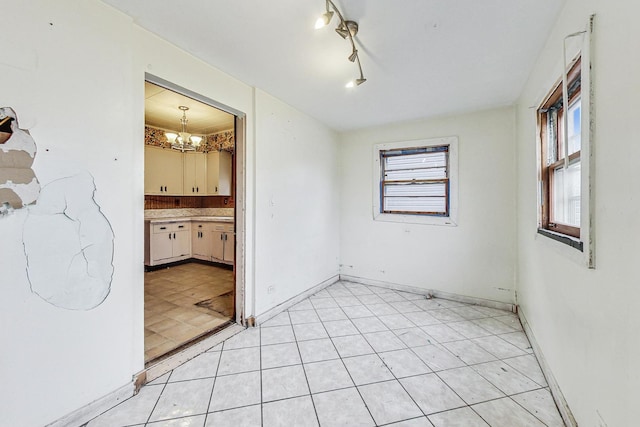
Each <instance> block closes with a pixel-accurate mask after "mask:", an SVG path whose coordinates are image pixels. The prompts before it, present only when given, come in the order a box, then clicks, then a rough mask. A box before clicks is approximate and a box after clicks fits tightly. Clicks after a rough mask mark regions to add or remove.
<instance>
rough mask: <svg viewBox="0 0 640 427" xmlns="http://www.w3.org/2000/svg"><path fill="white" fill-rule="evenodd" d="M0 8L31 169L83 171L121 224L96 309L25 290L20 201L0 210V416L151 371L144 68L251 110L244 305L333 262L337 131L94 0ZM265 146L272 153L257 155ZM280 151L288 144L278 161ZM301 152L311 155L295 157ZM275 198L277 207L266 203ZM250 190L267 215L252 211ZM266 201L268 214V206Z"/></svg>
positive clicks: (4, 89) (321, 274) (323, 274)
mask: <svg viewBox="0 0 640 427" xmlns="http://www.w3.org/2000/svg"><path fill="white" fill-rule="evenodd" d="M3 16H8V17H11V19H7V20H5V21H6V22H4V23H3V33H4V34H5V35H6V36H7V37H6V40H7V43H5V44H4V45H5V47H4V49H5V50H4V53H6V55H3V56H2V58H0V75H2V77H3V78H2V79H1V80H0V106H9V107H13V108H14V109H15V110H16V112H17V113H18V118H19V120H20V125H21V127H22V128H26V129H29V130H30V131H31V134H32V135H33V137H34V138H35V141H36V144H37V147H38V152H37V155H36V161H35V163H34V167H33V169H34V170H35V173H36V175H37V177H38V178H39V180H40V182H41V184H44V185H46V184H47V183H49V182H51V181H52V180H54V179H56V178H59V177H63V176H67V175H69V174H72V173H74V172H77V171H82V170H87V171H89V172H90V173H91V174H92V175H93V176H94V178H95V183H96V186H97V192H96V195H95V197H96V201H97V203H98V204H99V205H100V207H101V208H102V212H103V213H104V215H105V216H106V217H107V219H108V220H109V221H110V223H111V226H112V228H113V231H114V235H115V240H114V261H113V264H114V268H115V272H114V276H113V282H112V285H111V294H110V295H109V296H108V297H107V299H106V300H105V301H104V303H103V304H102V305H100V306H98V307H97V308H95V309H93V310H89V311H70V310H64V309H60V308H56V307H54V306H52V305H50V304H48V303H46V302H44V301H43V300H41V299H40V298H39V297H37V296H36V295H34V294H32V293H31V291H30V289H29V283H28V281H27V276H26V272H25V270H26V261H25V258H24V254H23V248H22V224H23V223H24V220H25V217H26V211H25V210H21V211H16V212H15V213H14V214H13V215H11V216H9V217H4V218H0V235H2V245H0V265H1V271H2V280H1V281H0V289H2V297H1V298H0V324H1V325H2V327H1V328H0V341H1V342H2V343H3V351H2V352H0V384H1V386H0V414H1V415H0V419H1V421H0V424H3V425H15V426H18V425H19V426H40V425H45V424H47V423H49V422H52V421H55V420H57V419H59V418H60V417H62V416H64V415H66V414H68V413H70V412H72V411H74V410H76V409H78V408H80V407H82V406H84V405H87V404H88V403H90V402H92V401H94V400H95V399H98V398H101V397H102V396H105V395H107V394H109V393H111V392H113V391H114V390H116V389H118V388H121V387H123V386H126V385H127V384H130V383H131V379H132V375H133V374H135V373H137V372H139V371H140V370H142V369H143V366H144V352H143V301H144V299H143V268H142V266H143V182H144V170H143V164H144V162H143V144H142V141H143V135H144V133H143V126H144V73H145V72H148V73H151V74H153V75H155V76H157V77H160V78H163V79H165V80H168V81H171V82H173V83H175V84H177V85H180V86H183V87H185V88H187V89H189V90H192V91H194V92H197V93H199V94H201V95H203V96H206V97H209V98H211V99H214V100H216V101H218V102H220V103H222V104H225V105H228V106H230V107H232V108H234V109H236V110H239V111H243V112H245V113H246V114H247V159H246V174H247V194H246V196H247V212H246V215H247V235H248V236H249V237H248V241H247V247H246V254H245V255H246V261H247V265H246V267H247V289H246V290H247V295H246V297H247V307H248V309H249V310H251V308H252V307H253V306H254V298H255V296H256V295H258V297H259V298H265V294H266V290H265V289H262V287H264V286H267V285H275V286H276V290H277V291H276V293H275V294H274V295H271V296H270V298H271V299H269V300H267V301H266V302H265V301H263V300H261V302H260V308H261V309H262V310H267V309H269V308H270V304H276V303H277V302H280V301H281V300H282V299H283V298H286V297H287V296H288V295H290V294H291V293H292V292H294V293H298V292H301V291H302V290H304V287H305V286H307V287H310V286H312V285H314V284H316V283H315V282H318V281H321V280H322V279H325V278H327V276H330V275H331V274H335V272H336V271H337V269H338V267H337V250H338V246H337V244H336V243H335V241H336V240H337V239H330V238H329V237H326V236H327V235H328V233H330V229H333V228H336V229H337V227H338V226H337V223H338V221H337V218H338V216H337V213H336V210H335V206H334V205H335V203H326V204H323V203H324V202H332V201H333V202H335V200H334V199H335V196H333V195H332V194H327V189H328V188H329V185H331V188H333V187H334V185H333V184H335V182H336V178H335V176H336V173H335V167H333V168H332V166H331V164H332V162H333V161H334V157H335V136H334V135H333V134H332V133H331V132H329V131H327V129H326V128H325V127H323V126H322V125H320V124H318V123H317V122H314V121H313V120H311V119H309V118H307V117H305V116H303V115H302V114H300V113H298V112H296V111H294V110H292V109H290V108H288V107H287V106H285V105H283V104H282V103H280V102H278V101H277V100H275V99H273V98H270V97H269V96H268V95H265V94H261V93H258V95H257V96H256V98H257V101H258V102H257V105H256V106H255V108H254V104H256V100H255V99H254V90H253V88H251V87H250V86H247V85H245V84H243V83H241V82H239V81H238V80H235V79H234V78H232V77H230V76H228V75H225V74H224V73H221V72H220V71H218V70H216V69H214V68H212V67H210V66H208V65H206V64H204V63H203V62H201V61H199V60H197V59H195V58H193V57H192V56H190V55H188V54H186V53H184V52H182V51H180V50H178V49H177V48H175V47H174V46H172V45H170V44H168V43H166V42H164V41H162V40H160V39H159V38H157V37H156V36H154V35H152V34H149V33H148V32H146V31H144V30H142V29H140V28H139V27H137V26H136V25H135V24H134V23H133V22H132V20H131V19H130V18H128V17H126V16H124V15H122V14H121V13H119V12H117V11H115V10H114V9H112V8H110V7H108V6H105V5H104V4H102V3H100V2H98V1H96V0H91V1H80V0H63V1H58V2H55V4H53V3H52V2H48V1H44V0H31V1H27V2H12V3H7V4H4V5H3ZM254 111H257V116H256V115H254ZM261 115H264V116H265V117H264V118H262V117H260V116H261ZM256 121H257V123H258V124H259V125H260V126H259V127H258V128H259V131H257V132H254V124H255V123H256ZM281 126H282V128H281ZM283 129H287V130H288V131H290V132H291V133H286V132H284V131H283ZM254 135H256V138H255V139H254ZM257 138H259V140H258V139H257ZM298 141H302V142H300V143H299V142H298ZM324 145H326V147H325V146H324ZM257 146H259V147H260V151H259V153H258V154H259V156H262V157H264V160H262V161H261V162H257V163H256V157H255V156H256V147H257ZM283 150H284V151H286V152H288V153H290V154H289V155H285V157H284V160H282V159H283V158H282V157H280V156H281V151H283ZM303 151H306V152H310V153H314V154H315V155H316V157H315V158H312V159H310V160H304V159H301V157H303V156H302V152H303ZM291 153H292V154H291ZM257 164H259V166H256V165H257ZM283 165H284V166H283ZM300 166H303V167H304V171H305V172H310V173H311V172H313V174H314V175H313V177H312V178H311V180H310V182H309V183H308V184H309V185H310V187H311V188H312V190H313V191H316V192H317V193H318V199H317V201H316V199H313V200H307V202H309V209H310V210H313V211H314V212H315V213H316V215H315V216H314V217H309V218H308V219H306V215H307V214H309V212H310V210H306V211H304V210H303V211H302V213H301V212H300V211H299V210H297V209H293V208H292V206H293V200H294V199H296V200H300V199H301V194H302V190H301V189H300V185H302V184H301V181H302V180H303V179H304V178H301V177H299V174H300V173H302V172H301V169H300ZM287 168H289V169H288V171H289V173H288V174H287V175H288V176H294V175H298V176H296V177H297V178H299V179H297V180H292V181H291V183H289V184H287V186H286V187H285V188H284V189H277V190H276V189H275V188H274V187H273V186H280V185H284V184H286V181H287V180H286V179H285V177H284V176H283V174H284V173H285V172H286V171H287ZM256 170H257V172H258V174H259V178H258V179H259V180H260V187H259V191H260V193H259V194H257V193H256V174H255V172H256ZM325 183H326V184H325ZM271 197H274V198H275V201H276V203H278V204H277V205H276V208H277V209H272V208H270V207H269V205H268V203H267V201H268V200H270V199H271ZM332 197H333V199H332ZM256 199H257V200H258V201H259V203H260V209H261V210H262V211H263V213H261V215H263V216H264V217H265V219H264V220H260V221H256V220H255V212H256V209H255V207H254V203H255V200H256ZM307 199H310V198H307ZM302 200H305V199H302ZM321 202H322V203H321ZM270 211H271V212H272V213H274V214H275V216H274V220H270V219H268V217H267V215H268V212H270ZM254 226H255V227H258V228H257V229H254ZM269 227H273V228H269ZM289 227H291V228H289ZM274 230H275V231H278V233H277V235H272V233H273V231H274ZM256 236H262V237H261V238H260V239H258V238H257V237H256ZM254 237H255V238H256V241H257V242H258V243H259V245H258V246H257V247H256V246H255V245H254ZM274 237H277V238H278V240H277V241H276V240H275V239H274ZM46 238H47V236H46V235H43V236H42V239H46ZM301 238H302V240H301ZM301 241H302V242H308V243H309V246H308V248H309V249H308V252H307V253H304V251H301V252H302V253H297V252H294V251H293V250H290V249H288V248H294V247H295V246H296V245H298V244H299V243H300V242H301ZM283 248H287V250H285V249H283ZM319 254H323V255H324V258H322V259H321V260H320V262H318V258H319ZM275 255H281V256H282V257H283V258H279V257H276V256H275ZM284 257H289V260H290V261H291V262H292V263H294V264H295V265H296V267H295V268H294V269H293V271H294V273H295V274H294V275H291V274H290V272H289V269H288V266H289V265H290V264H289V263H287V268H281V269H279V268H277V266H274V265H272V261H270V260H274V261H273V262H276V261H275V260H277V262H280V260H283V259H284ZM256 259H260V260H262V261H261V264H260V265H259V266H260V269H261V271H262V273H260V274H259V275H258V277H257V279H261V278H262V277H264V279H261V280H259V281H258V280H256V286H255V287H254V282H253V279H254V275H255V274H254V271H255V270H254V264H255V261H254V260H256ZM278 265H280V264H278ZM316 265H319V267H315V266H316ZM304 272H310V274H309V275H306V276H305V275H304V274H303V273H304ZM247 314H248V315H252V314H255V313H252V312H250V311H249V312H248V313H247Z"/></svg>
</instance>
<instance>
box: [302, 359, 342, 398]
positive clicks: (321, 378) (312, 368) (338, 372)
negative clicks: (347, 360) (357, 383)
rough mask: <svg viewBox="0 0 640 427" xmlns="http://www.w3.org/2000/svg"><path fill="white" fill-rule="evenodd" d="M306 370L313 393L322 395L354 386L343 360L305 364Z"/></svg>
mask: <svg viewBox="0 0 640 427" xmlns="http://www.w3.org/2000/svg"><path fill="white" fill-rule="evenodd" d="M304 370H305V372H306V373H307V380H308V381H309V387H310V389H311V393H321V392H324V391H331V390H337V389H340V388H347V387H353V385H354V384H353V381H352V380H351V376H350V375H349V372H348V371H347V370H346V368H345V367H344V364H343V363H342V361H341V360H327V361H324V362H315V363H305V365H304Z"/></svg>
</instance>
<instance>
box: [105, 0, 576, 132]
mask: <svg viewBox="0 0 640 427" xmlns="http://www.w3.org/2000/svg"><path fill="white" fill-rule="evenodd" d="M103 1H104V2H105V3H108V4H110V5H112V6H114V7H116V8H117V9H120V10H121V11H123V12H124V13H126V14H128V15H130V16H132V17H133V19H134V21H135V22H136V23H137V24H139V25H140V26H142V27H143V28H146V29H148V30H150V31H151V32H153V33H156V34H158V35H159V36H160V37H162V38H164V39H166V40H168V41H170V42H172V43H173V44H175V45H176V46H178V47H180V48H182V49H183V50H185V51H187V52H190V53H191V54H193V55H194V56H196V57H199V58H200V59H202V60H204V61H206V62H208V63H210V64H211V65H213V66H215V67H216V68H218V69H220V70H222V71H224V72H226V73H228V74H230V75H233V76H234V77H236V78H238V79H240V80H242V81H244V82H245V83H247V84H249V85H252V86H255V87H257V88H259V89H262V90H264V91H266V92H268V93H270V94H271V95H273V96H275V97H277V98H279V99H281V100H282V101H284V102H286V103H288V104H289V105H292V106H294V107H296V108H298V109H299V110H301V111H303V112H305V113H307V114H309V115H311V116H313V117H315V118H317V119H319V120H320V121H322V122H324V123H325V124H327V125H328V126H330V127H331V128H333V129H336V130H340V131H342V130H352V129H357V128H363V127H367V126H372V125H378V124H384V123H391V122H398V121H404V120H411V119H417V118H424V117H432V116H437V115H443V114H452V113H459V112H465V111H472V110H478V109H485V108H491V107H498V106H503V105H510V104H512V103H513V102H514V101H515V100H516V99H517V97H518V95H519V94H520V91H521V89H522V87H523V85H524V83H525V80H526V78H527V76H528V74H529V71H530V70H531V67H532V65H533V64H534V62H535V59H536V58H537V56H538V54H539V52H540V50H541V48H542V46H543V43H544V41H545V39H546V37H547V35H548V33H549V30H550V28H551V26H552V24H553V22H554V20H555V17H556V15H557V13H558V12H559V10H560V8H561V7H562V5H563V4H564V0H482V1H479V0H401V1H383V0H377V1H374V0H335V1H334V2H335V3H336V5H337V6H338V8H340V10H341V12H342V14H343V15H344V17H345V19H350V20H354V21H357V22H358V24H359V26H360V31H359V33H358V35H357V36H356V37H355V39H356V44H357V45H358V49H359V52H360V58H361V61H362V67H363V71H364V75H365V77H366V78H367V82H366V83H364V84H362V85H361V86H358V87H356V88H352V89H347V88H345V87H344V84H345V83H346V82H347V81H348V80H351V79H352V78H355V77H358V71H357V67H356V65H355V64H353V63H351V62H349V61H348V60H347V56H349V54H350V53H351V47H350V45H349V43H348V42H347V41H345V40H343V39H342V38H341V37H340V36H338V35H337V34H336V33H335V32H334V31H333V29H334V28H335V26H336V25H335V24H336V23H337V19H336V17H335V16H334V19H333V21H332V22H331V25H330V26H329V27H325V28H323V29H321V30H315V29H314V28H313V26H314V23H315V20H316V18H317V17H318V16H319V15H320V14H321V13H322V12H324V7H325V6H324V5H325V2H324V0H305V1H301V0H274V1H265V0H206V1H205V0H199V1H196V0H193V1H180V2H177V1H175V0H136V1H131V0H103Z"/></svg>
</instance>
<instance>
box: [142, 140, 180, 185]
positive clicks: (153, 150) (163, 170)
mask: <svg viewBox="0 0 640 427" xmlns="http://www.w3.org/2000/svg"><path fill="white" fill-rule="evenodd" d="M183 174H184V166H183V161H182V153H180V152H178V151H175V150H172V149H170V148H160V147H153V146H151V145H145V146H144V193H145V194H152V195H162V196H176V195H182V193H183V178H184V177H183Z"/></svg>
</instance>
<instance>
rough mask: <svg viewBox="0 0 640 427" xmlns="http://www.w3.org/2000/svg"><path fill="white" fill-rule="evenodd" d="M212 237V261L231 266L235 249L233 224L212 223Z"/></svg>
mask: <svg viewBox="0 0 640 427" xmlns="http://www.w3.org/2000/svg"><path fill="white" fill-rule="evenodd" d="M212 236H213V237H212V241H213V253H212V259H213V261H216V262H222V263H225V264H233V260H234V255H235V247H236V238H235V233H234V226H233V224H225V223H213V231H212Z"/></svg>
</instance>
